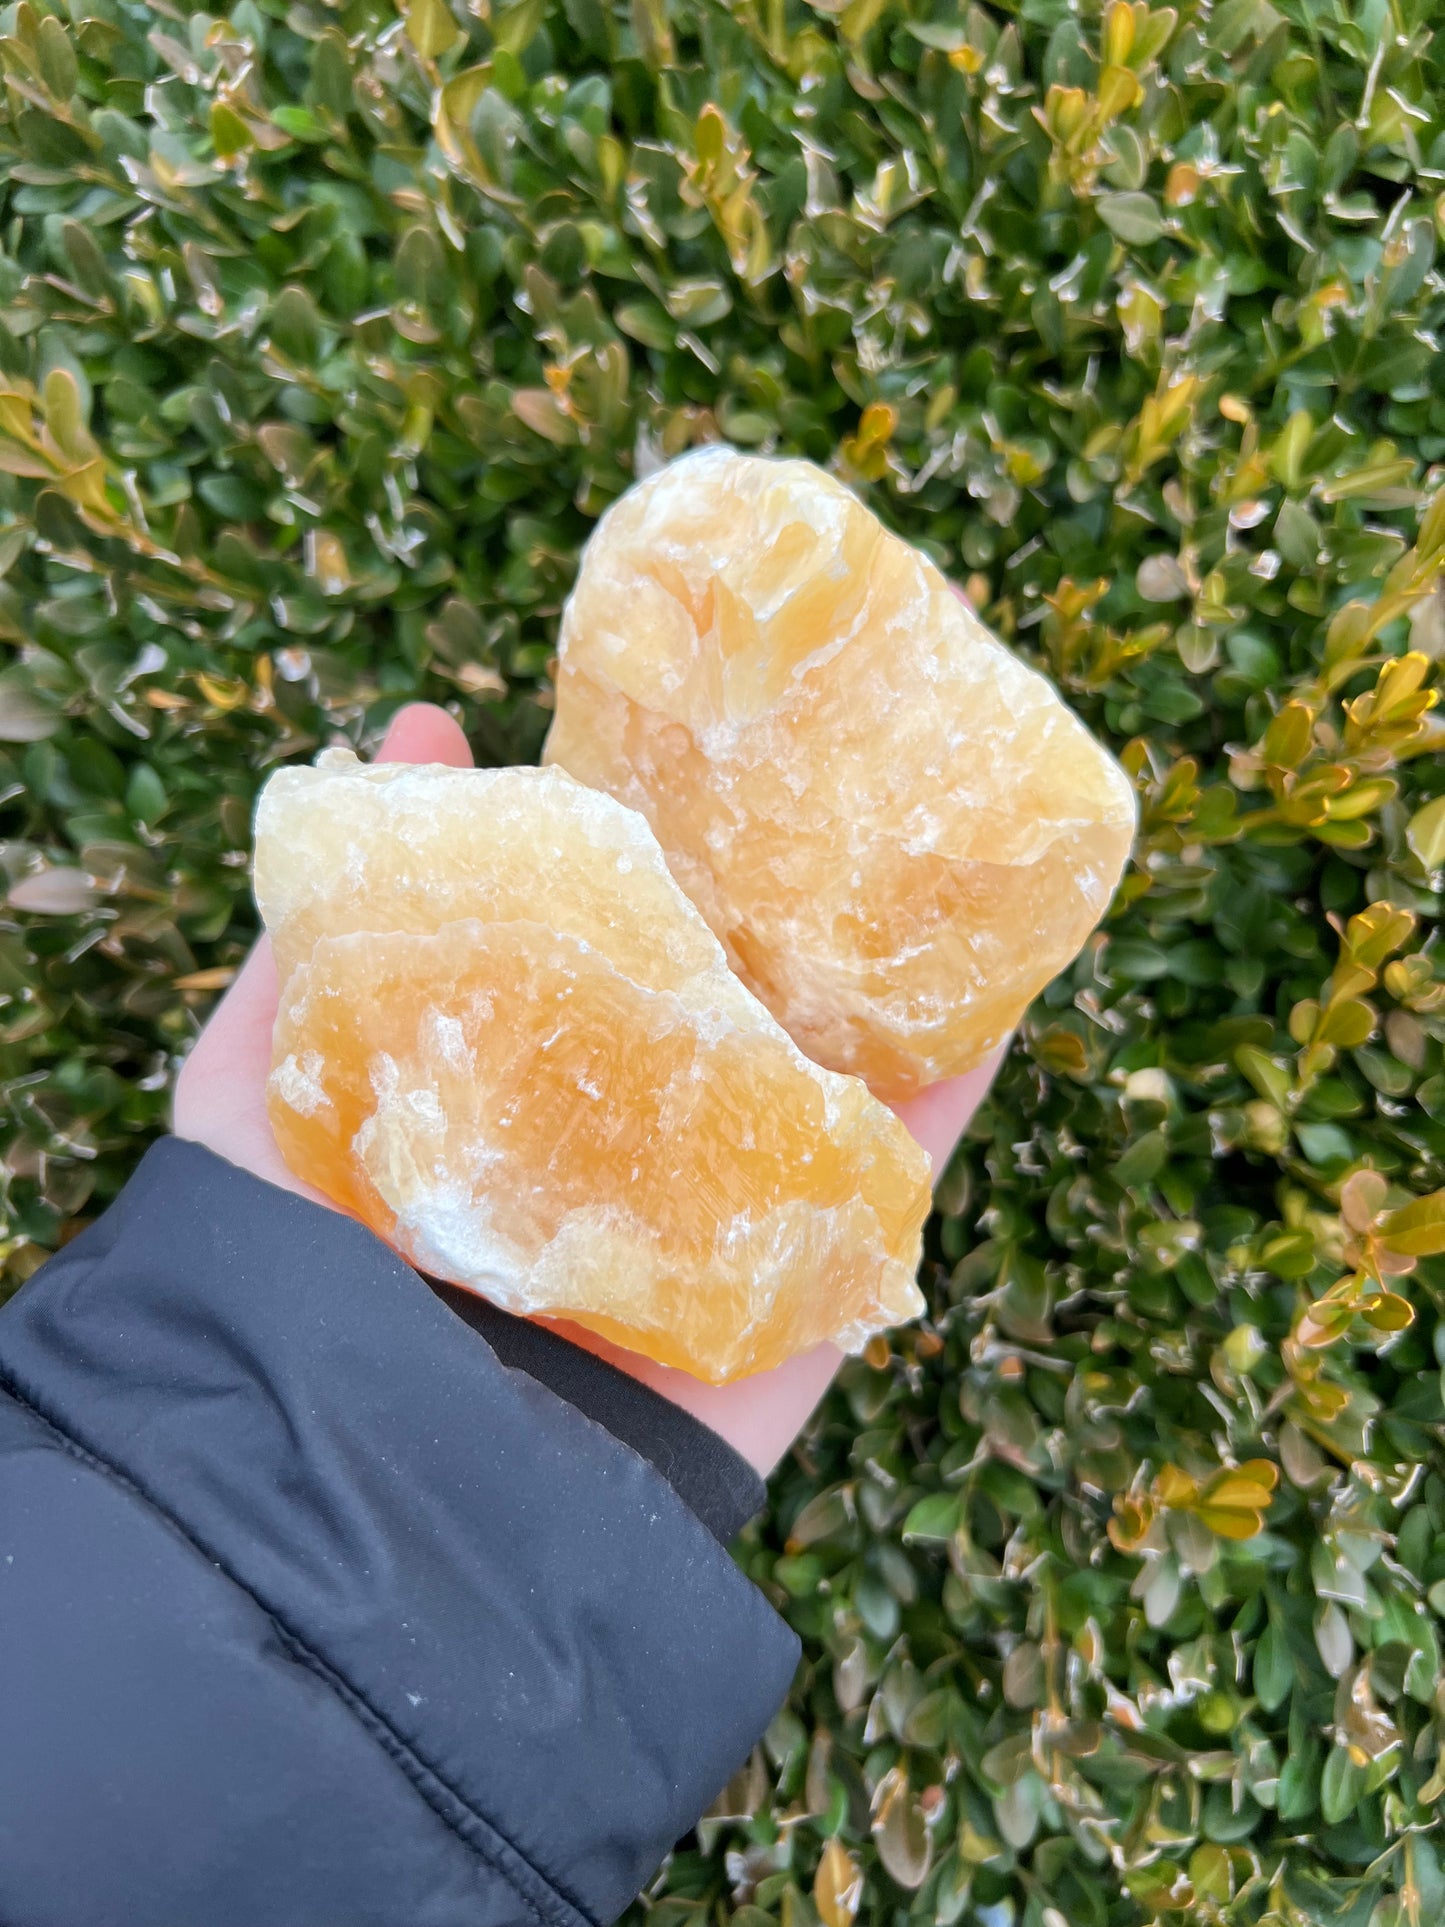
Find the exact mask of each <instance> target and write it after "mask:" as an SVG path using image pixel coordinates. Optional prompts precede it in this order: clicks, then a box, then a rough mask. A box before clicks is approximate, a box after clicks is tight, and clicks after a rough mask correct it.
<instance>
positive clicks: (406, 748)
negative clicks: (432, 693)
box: [376, 703, 472, 769]
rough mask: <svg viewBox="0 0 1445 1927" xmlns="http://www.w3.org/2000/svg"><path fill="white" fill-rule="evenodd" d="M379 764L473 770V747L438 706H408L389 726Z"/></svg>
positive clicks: (378, 758)
mask: <svg viewBox="0 0 1445 1927" xmlns="http://www.w3.org/2000/svg"><path fill="white" fill-rule="evenodd" d="M376 760H377V762H378V763H443V764H445V765H446V766H447V767H448V768H449V769H470V768H471V767H472V752H471V747H470V745H469V744H468V742H467V739H466V734H465V732H464V731H463V729H462V726H461V724H460V723H459V722H458V721H457V720H456V718H455V717H454V716H449V715H448V714H447V712H446V710H444V709H441V708H439V707H438V706H437V704H436V703H408V704H407V705H406V707H405V708H404V709H399V710H398V711H397V712H396V714H395V715H394V716H393V717H392V719H391V722H390V723H389V724H388V726H387V731H386V734H385V736H383V737H382V739H381V747H380V748H379V749H378V750H377V752H376Z"/></svg>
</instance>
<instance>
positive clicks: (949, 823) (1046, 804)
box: [546, 447, 1135, 1098]
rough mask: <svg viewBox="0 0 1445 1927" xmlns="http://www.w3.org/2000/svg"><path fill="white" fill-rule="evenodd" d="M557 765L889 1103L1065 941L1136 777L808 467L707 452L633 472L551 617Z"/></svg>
mask: <svg viewBox="0 0 1445 1927" xmlns="http://www.w3.org/2000/svg"><path fill="white" fill-rule="evenodd" d="M546 758H547V760H548V761H549V762H551V763H554V764H557V765H560V767H562V768H563V769H566V770H569V771H570V772H571V774H572V775H574V776H576V777H578V778H580V780H581V781H582V782H584V783H589V784H592V785H593V786H595V787H596V788H599V789H606V790H609V791H610V792H611V793H612V794H613V795H614V796H616V797H619V798H620V799H621V800H622V801H623V802H625V803H630V804H631V805H633V807H634V808H636V809H639V810H641V811H642V813H643V814H644V815H645V816H646V817H647V819H648V821H649V822H650V823H651V824H652V827H653V828H654V830H655V831H656V832H657V836H658V840H659V841H660V842H661V844H662V847H663V850H664V851H665V853H666V856H667V861H668V863H669V865H670V867H671V869H672V873H673V875H674V876H675V877H676V878H677V880H678V882H679V883H680V884H681V885H682V887H683V889H684V890H685V891H686V892H687V894H688V896H690V897H691V898H692V900H693V902H694V903H695V904H696V905H697V906H698V908H699V909H700V910H701V911H702V913H703V915H704V917H706V919H707V921H708V923H709V924H710V925H711V927H712V929H713V930H714V931H715V932H716V934H717V935H718V937H719V938H720V939H721V940H722V943H723V945H724V947H725V948H726V950H727V953H728V956H729V958H730V960H731V962H732V964H733V967H734V968H735V969H736V970H737V971H738V973H739V974H740V975H741V977H742V979H743V981H744V982H745V983H746V984H748V985H749V986H750V987H751V988H752V989H753V990H754V991H755V992H756V993H757V995H758V996H759V997H760V998H761V999H762V1001H763V1002H764V1003H765V1004H766V1005H767V1006H768V1008H769V1010H771V1011H772V1012H773V1014H774V1016H775V1017H777V1019H778V1020H779V1022H780V1023H781V1024H782V1025H783V1027H784V1028H785V1029H786V1030H787V1031H788V1033H789V1034H790V1035H791V1036H792V1037H793V1038H794V1040H795V1041H796V1042H797V1043H798V1044H800V1045H801V1047H802V1048H803V1050H804V1051H806V1052H807V1054H808V1055H809V1056H810V1057H812V1058H815V1059H816V1060H817V1061H818V1062H819V1063H822V1064H827V1065H830V1066H831V1067H832V1068H833V1069H835V1070H843V1071H854V1072H856V1073H857V1074H858V1075H859V1076H861V1077H864V1078H866V1079H867V1081H868V1083H869V1084H870V1085H871V1086H872V1088H873V1089H874V1090H875V1091H877V1092H878V1093H880V1094H881V1095H883V1096H886V1097H890V1098H897V1097H901V1096H905V1095H907V1094H909V1093H911V1092H913V1091H915V1090H917V1089H919V1088H920V1087H921V1086H923V1085H925V1084H930V1083H932V1082H934V1081H935V1080H937V1079H939V1078H942V1077H947V1076H950V1075H952V1074H954V1073H955V1072H958V1071H962V1070H965V1069H967V1068H968V1067H969V1066H970V1065H972V1064H974V1063H976V1062H978V1060H979V1059H980V1058H981V1057H983V1056H984V1054H985V1053H986V1052H987V1051H988V1050H989V1049H990V1047H991V1046H992V1045H993V1044H995V1043H996V1042H997V1041H998V1040H999V1039H1001V1038H1002V1037H1003V1036H1005V1035H1006V1034H1007V1032H1008V1031H1009V1029H1010V1028H1011V1027H1012V1026H1013V1025H1014V1024H1015V1023H1016V1022H1017V1020H1018V1018H1019V1016H1020V1015H1021V1013H1022V1011H1023V1010H1024V1008H1025V1006H1026V1005H1027V1004H1028V1002H1029V1000H1030V999H1031V998H1032V997H1033V996H1034V994H1035V993H1036V992H1037V991H1038V990H1040V989H1041V988H1042V987H1043V985H1044V984H1046V983H1047V982H1048V981H1049V979H1050V978H1051V977H1053V976H1054V975H1055V974H1056V973H1057V971H1058V970H1059V969H1060V968H1061V967H1062V966H1063V965H1064V964H1065V963H1067V962H1068V961H1069V959H1070V958H1072V957H1073V956H1074V954H1075V953H1076V952H1077V951H1078V949H1079V948H1080V946H1081V945H1082V944H1083V942H1084V939H1085V938H1086V937H1087V935H1088V933H1089V931H1090V930H1091V929H1092V928H1093V927H1094V925H1095V924H1096V923H1097V922H1098V920H1099V918H1100V916H1101V915H1102V914H1103V912H1104V909H1105V907H1106V905H1107V904H1108V901H1109V898H1110V895H1111V894H1112V892H1113V889H1114V886H1115V884H1116V883H1117V881H1118V879H1119V874H1120V871H1121V870H1122V868H1123V865H1124V862H1125V859H1126V857H1127V855H1128V850H1129V844H1130V839H1131V836H1132V834H1133V829H1134V817H1135V811H1134V797H1133V792H1132V789H1131V787H1130V784H1129V782H1128V779H1127V778H1126V777H1125V775H1124V773H1123V771H1122V770H1121V769H1120V768H1119V767H1118V765H1117V764H1116V763H1115V762H1114V761H1113V760H1112V758H1111V757H1110V756H1109V755H1108V754H1107V753H1106V752H1105V751H1104V750H1103V749H1102V748H1101V747H1100V745H1099V744H1098V743H1096V742H1095V741H1094V740H1093V738H1092V737H1091V736H1090V735H1089V733H1088V731H1087V730H1086V729H1085V728H1084V726H1083V724H1082V723H1080V722H1079V721H1078V719H1077V718H1076V717H1075V716H1074V715H1073V714H1072V713H1071V711H1069V710H1068V709H1067V708H1066V707H1065V706H1064V704H1063V703H1062V702H1061V701H1060V700H1059V698H1058V697H1057V696H1056V695H1055V693H1054V691H1053V690H1052V688H1051V687H1050V686H1049V684H1048V683H1047V682H1045V680H1044V679H1043V677H1042V676H1039V675H1036V674H1035V673H1034V672H1033V671H1032V670H1030V669H1028V668H1026V667H1025V666H1024V664H1023V663H1021V662H1020V661H1018V659H1017V658H1016V657H1014V656H1013V655H1011V654H1010V653H1009V651H1008V650H1007V649H1006V648H1005V647H1004V646H1003V644H1002V643H1000V642H998V641H997V640H996V639H995V638H994V637H993V636H991V635H990V634H989V632H988V631H987V630H986V629H985V628H984V626H983V624H982V623H981V622H979V620H978V619H977V617H976V616H975V615H974V614H973V612H972V610H971V609H970V608H969V607H968V606H967V604H966V603H964V602H963V601H962V600H961V599H960V598H959V597H958V596H956V595H955V594H954V593H953V591H952V590H951V589H950V588H949V585H948V583H947V582H946V581H945V580H944V578H943V577H942V576H941V575H940V574H939V572H938V570H937V569H936V568H935V567H934V565H933V564H932V562H930V561H929V560H928V559H927V558H926V557H925V556H923V555H921V554H919V552H918V551H917V550H915V549H913V548H910V547H909V546H908V544H907V543H905V542H902V541H900V540H899V539H898V537H896V536H894V535H891V534H889V533H888V532H887V530H885V529H884V528H883V526H882V525H881V523H879V522H878V521H877V520H876V518H875V517H874V516H873V515H871V514H870V513H869V512H868V510H867V509H865V508H864V507H863V506H862V504H861V503H860V502H858V501H857V500H856V499H855V497H854V496H852V495H851V494H850V493H849V492H848V490H847V489H845V488H844V487H842V485H841V484H840V483H838V482H836V481H834V480H833V479H832V478H831V477H830V476H828V475H825V474H823V473H822V472H821V471H820V470H819V469H816V468H814V467H813V466H812V465H811V464H810V463H807V462H801V461H772V460H767V459H764V458H762V457H759V456H748V455H739V454H737V453H736V452H735V451H734V450H732V449H730V448H722V447H711V448H706V449H702V450H699V451H698V452H696V453H694V454H691V455H688V456H685V457H684V458H683V459H682V460H680V461H678V462H675V463H673V464H672V465H671V466H670V467H668V468H665V469H662V470H660V471H659V472H658V473H656V474H654V475H652V476H651V477H649V478H648V479H647V480H646V481H644V482H642V483H641V484H639V485H638V486H637V487H636V488H634V489H632V490H630V491H629V493H628V494H627V495H625V496H624V497H623V498H622V500H621V501H620V502H618V503H617V504H616V505H615V506H614V507H613V508H611V509H610V510H609V511H608V513H607V514H606V515H605V516H604V517H603V518H602V522H601V524H600V526H599V527H598V529H597V531H596V532H595V534H594V535H593V537H592V539H591V541H590V542H589V543H588V545H587V549H586V552H585V554H584V556H583V560H582V569H581V573H580V575H579V577H578V580H577V584H576V587H575V588H574V590H573V592H572V596H571V599H570V600H569V602H568V604H567V608H566V611H565V614H564V616H563V621H562V632H561V643H560V651H559V668H558V679H557V710H556V716H555V719H554V722H553V726H552V731H551V734H550V736H549V737H548V741H547V749H546Z"/></svg>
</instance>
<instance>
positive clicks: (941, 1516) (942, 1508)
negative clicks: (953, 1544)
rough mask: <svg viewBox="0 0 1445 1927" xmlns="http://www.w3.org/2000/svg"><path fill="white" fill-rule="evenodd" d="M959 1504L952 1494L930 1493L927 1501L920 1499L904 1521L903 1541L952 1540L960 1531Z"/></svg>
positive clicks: (955, 1496)
mask: <svg viewBox="0 0 1445 1927" xmlns="http://www.w3.org/2000/svg"><path fill="white" fill-rule="evenodd" d="M958 1519H959V1503H958V1498H957V1495H956V1494H954V1493H952V1492H930V1493H929V1495H928V1497H927V1498H925V1499H919V1500H918V1502H917V1503H916V1504H915V1505H914V1506H913V1507H912V1509H911V1510H910V1512H909V1514H908V1517H907V1518H906V1519H905V1520H904V1521H903V1539H904V1541H905V1543H907V1542H908V1541H911V1540H922V1541H925V1542H926V1541H930V1540H941V1539H951V1538H952V1537H953V1535H954V1533H955V1532H956V1531H957V1530H958Z"/></svg>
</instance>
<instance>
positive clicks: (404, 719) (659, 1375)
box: [174, 703, 1002, 1476]
mask: <svg viewBox="0 0 1445 1927" xmlns="http://www.w3.org/2000/svg"><path fill="white" fill-rule="evenodd" d="M377 760H378V761H380V762H386V763H444V764H446V765H448V766H449V767H450V768H453V769H469V768H470V767H471V762H472V756H471V751H470V750H469V748H468V747H467V739H466V737H465V736H464V735H463V733H462V731H461V728H460V726H459V725H458V724H457V723H456V722H455V721H454V720H453V718H452V717H451V716H449V715H448V714H447V713H446V711H445V710H443V709H438V708H436V707H435V706H434V705H432V704H430V703H414V704H412V705H411V706H410V707H408V708H406V709H403V710H401V711H400V712H399V714H398V715H397V716H396V718H395V719H394V721H393V722H392V725H391V727H390V729H388V731H387V732H386V737H385V740H384V741H383V742H382V745H381V748H380V750H379V751H378V753H377ZM276 1002H277V984H276V966H275V964H274V963H273V961H272V958H271V948H270V945H269V944H268V943H267V941H266V939H265V938H264V937H262V938H261V939H260V940H259V941H258V942H257V944H256V945H255V947H254V948H253V949H252V951H251V954H250V956H249V957H248V958H247V959H246V962H245V964H244V965H243V966H242V968H241V970H240V971H239V972H238V974H237V976H236V979H235V981H234V983H232V985H231V987H230V989H229V990H228V991H227V992H226V994H225V996H224V997H223V998H222V999H221V1001H220V1002H219V1004H217V1006H216V1008H215V1010H214V1011H213V1012H212V1014H211V1017H210V1020H209V1022H208V1023H207V1024H206V1027H205V1029H204V1030H203V1031H202V1032H201V1035H200V1036H199V1037H198V1038H197V1040H196V1043H195V1046H194V1048H193V1049H192V1051H191V1053H190V1055H189V1057H188V1058H187V1059H186V1062H185V1064H184V1065H183V1066H182V1068H181V1074H180V1078H179V1080H178V1081H177V1084H176V1095H175V1112H174V1122H175V1129H176V1133H177V1135H178V1136H180V1137H184V1138H190V1139H193V1140H194V1141H195V1142H196V1143H198V1144H204V1145H206V1146H207V1147H208V1148H209V1149H210V1150H212V1151H215V1152H216V1153H217V1154H218V1155H219V1156H220V1157H223V1158H225V1159H227V1160H228V1161H229V1162H230V1163H232V1164H236V1165H240V1166H241V1167H242V1168H243V1169H245V1170H247V1171H251V1172H254V1173H255V1175H256V1176H257V1177H259V1178H265V1179H266V1180H267V1181H268V1182H269V1183H271V1184H276V1185H280V1186H281V1187H282V1188H283V1189H284V1190H287V1191H295V1192H298V1193H300V1195H301V1196H303V1197H309V1198H311V1199H313V1200H314V1201H315V1202H316V1203H317V1204H322V1205H326V1206H327V1207H328V1208H330V1209H333V1210H334V1209H336V1207H335V1206H334V1205H332V1204H331V1201H330V1199H328V1198H325V1197H323V1196H322V1195H321V1193H320V1192H318V1191H313V1190H312V1189H311V1188H310V1186H308V1185H306V1184H303V1183H302V1181H301V1180H300V1179H299V1178H297V1177H296V1176H294V1175H293V1173H292V1172H291V1170H290V1169H289V1167H288V1166H287V1164H286V1163H285V1160H284V1159H283V1158H282V1156H281V1153H280V1151H279V1150H278V1149H277V1147H276V1140H275V1138H274V1137H273V1136H272V1133H271V1126H270V1123H269V1121H268V1119H267V1116H266V1077H267V1074H268V1072H269V1070H270V1067H271V1031H272V1026H273V1025H274V1023H275V1019H276ZM1001 1056H1002V1052H1001V1051H1000V1052H997V1053H995V1054H994V1056H992V1057H991V1058H989V1059H988V1060H987V1061H986V1062H985V1063H983V1064H980V1065H979V1066H978V1067H977V1068H976V1069H974V1070H971V1071H969V1072H967V1073H966V1074H965V1075H964V1076H962V1077H955V1078H951V1079H949V1080H948V1081H947V1082H946V1083H943V1084H935V1085H933V1086H932V1088H931V1089H929V1090H926V1091H924V1092H922V1093H921V1094H920V1095H919V1096H918V1097H915V1098H912V1099H910V1100H909V1101H908V1102H907V1103H903V1104H899V1105H897V1106H895V1109H896V1110H897V1113H898V1116H899V1117H900V1118H901V1119H902V1120H903V1122H904V1123H905V1124H906V1125H907V1127H908V1129H909V1130H910V1131H911V1132H912V1133H913V1136H914V1137H915V1138H916V1139H917V1140H918V1142H919V1144H921V1145H922V1147H923V1149H924V1150H925V1151H926V1152H927V1153H928V1156H929V1158H930V1160H931V1161H932V1164H933V1171H934V1176H935V1177H937V1176H938V1175H939V1174H940V1173H941V1172H942V1170H943V1168H944V1166H945V1165H946V1164H947V1162H948V1159H949V1157H950V1155H951V1153H952V1151H953V1148H954V1146H955V1145H956V1144H957V1142H958V1140H959V1138H960V1136H961V1135H962V1133H963V1132H964V1130H965V1129H966V1128H967V1126H968V1122H969V1119H970V1118H971V1117H972V1116H973V1114H974V1112H975V1110H977V1108H978V1106H979V1104H980V1103H981V1101H982V1099H983V1097H984V1094H985V1092H986V1091H987V1090H988V1086H989V1083H990V1081H991V1079H992V1077H993V1074H994V1072H995V1070H996V1069H997V1068H998V1062H999V1058H1000V1057H1001ZM557 1329H559V1330H561V1331H564V1332H565V1333H566V1335H567V1336H568V1337H569V1338H571V1339H573V1340H574V1341H575V1342H576V1343H578V1344H580V1345H584V1346H586V1347H587V1349H588V1350H589V1351H593V1352H596V1353H598V1354H599V1355H600V1356H602V1357H604V1358H606V1359H608V1360H609V1361H610V1362H611V1363H612V1364H614V1365H616V1366H618V1367H619V1368H620V1369H621V1370H622V1371H625V1372H627V1373H629V1374H630V1375H631V1376H632V1377H633V1378H636V1379H640V1380H641V1381H642V1383H643V1384H645V1385H649V1386H651V1387H652V1389H653V1390H654V1391H656V1392H660V1393H661V1394H662V1396H663V1397H664V1398H667V1399H670V1400H671V1401H672V1402H673V1404H675V1405H680V1406H682V1408H683V1409H684V1410H685V1411H687V1412H690V1413H691V1414H692V1415H693V1417H694V1418H697V1419H700V1420H701V1421H702V1423H703V1424H704V1425H707V1426H710V1427H711V1429H712V1430H713V1431H714V1432H717V1433H719V1434H720V1435H721V1436H722V1437H723V1438H724V1439H726V1440H727V1442H728V1443H729V1444H730V1445H731V1446H732V1447H733V1448H734V1449H735V1450H736V1451H738V1452H740V1453H741V1454H742V1456H743V1457H744V1458H745V1459H747V1460H748V1461H749V1462H750V1463H751V1464H752V1465H753V1466H755V1467H756V1468H757V1470H758V1471H759V1472H761V1473H762V1474H763V1475H764V1476H766V1475H767V1474H768V1473H769V1472H771V1471H772V1469H773V1467H774V1466H775V1465H776V1464H777V1463H778V1461H779V1459H781V1458H782V1456H783V1454H784V1453H785V1452H786V1451H787V1450H788V1447H789V1446H790V1445H791V1444H792V1442H793V1440H794V1439H795V1438H796V1436H797V1434H798V1432H799V1431H800V1430H801V1428H802V1426H803V1425H804V1423H805V1422H806V1420H807V1418H808V1415H809V1413H810V1412H812V1410H813V1408H814V1406H815V1405H816V1404H817V1403H818V1401H819V1399H820V1398H821V1397H822V1396H823V1393H824V1392H825V1391H826V1390H827V1388H828V1385H829V1384H830V1382H831V1381H832V1378H833V1375H834V1373H835V1372H836V1371H837V1369H838V1366H839V1365H840V1363H841V1362H842V1355H841V1354H840V1353H839V1352H838V1351H837V1349H836V1348H835V1347H834V1346H832V1345H820V1346H819V1347H818V1348H817V1349H816V1350H814V1351H811V1352H806V1353H804V1354H803V1355H802V1356H800V1357H797V1358H792V1359H789V1360H788V1362H787V1363H786V1364H785V1365H780V1366H779V1367H778V1368H777V1370H776V1371H771V1372H759V1373H757V1374H756V1375H755V1376H754V1377H752V1378H744V1379H739V1380H738V1381H737V1383H735V1384H732V1385H704V1384H703V1383H702V1382H701V1380H699V1379H695V1378H692V1377H691V1376H690V1375H689V1374H688V1373H686V1372H680V1371H677V1370H675V1369H673V1368H672V1367H670V1366H667V1365H657V1364H654V1363H653V1361H652V1360H651V1359H649V1358H644V1357H642V1356H641V1354H640V1353H637V1352H629V1351H624V1350H623V1349H622V1348H621V1347H620V1346H617V1345H611V1344H609V1343H608V1342H607V1341H606V1340H605V1339H601V1338H597V1337H594V1336H593V1334H591V1333H590V1332H586V1331H582V1330H580V1329H579V1328H577V1327H576V1326H572V1325H561V1324H559V1325H558V1326H557Z"/></svg>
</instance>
